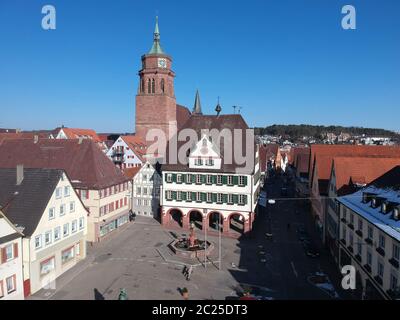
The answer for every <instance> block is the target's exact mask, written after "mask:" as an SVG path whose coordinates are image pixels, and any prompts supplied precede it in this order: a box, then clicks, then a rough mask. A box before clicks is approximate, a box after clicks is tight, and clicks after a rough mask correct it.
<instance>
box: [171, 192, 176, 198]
mask: <svg viewBox="0 0 400 320" xmlns="http://www.w3.org/2000/svg"><path fill="white" fill-rule="evenodd" d="M172 200H176V191H172Z"/></svg>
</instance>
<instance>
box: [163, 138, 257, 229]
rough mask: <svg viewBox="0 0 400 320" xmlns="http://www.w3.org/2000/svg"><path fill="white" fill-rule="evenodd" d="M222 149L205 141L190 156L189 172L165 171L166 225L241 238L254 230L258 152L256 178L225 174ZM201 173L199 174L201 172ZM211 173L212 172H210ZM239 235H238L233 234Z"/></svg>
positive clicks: (253, 175)
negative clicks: (220, 151)
mask: <svg viewBox="0 0 400 320" xmlns="http://www.w3.org/2000/svg"><path fill="white" fill-rule="evenodd" d="M221 162H222V159H221V158H220V156H219V152H218V149H217V148H216V147H215V146H214V145H212V144H211V142H210V141H209V140H208V139H204V137H203V138H202V139H201V140H200V141H199V142H198V143H197V144H196V146H195V147H194V148H193V150H192V151H191V152H190V154H189V156H188V163H189V170H187V171H163V173H162V189H161V206H162V217H161V218H162V219H161V221H162V224H163V225H164V226H180V227H183V228H188V227H189V225H190V224H191V223H192V222H193V223H195V225H197V226H198V227H199V228H201V229H203V230H204V227H206V228H207V230H210V231H218V219H220V227H222V232H223V234H225V235H230V236H237V235H240V234H242V233H247V232H249V231H250V230H251V229H252V223H253V221H254V218H255V208H256V205H257V199H258V195H259V192H260V166H259V155H258V149H257V152H256V162H255V169H254V172H255V173H254V174H241V173H228V172H226V173H225V172H221V171H219V172H218V170H221ZM196 169H197V170H198V171H197V170H196ZM208 171H209V172H208ZM233 231H235V232H233Z"/></svg>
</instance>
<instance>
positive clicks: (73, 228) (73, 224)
mask: <svg viewBox="0 0 400 320" xmlns="http://www.w3.org/2000/svg"><path fill="white" fill-rule="evenodd" d="M77 225H78V221H77V220H74V221H72V223H71V232H72V233H75V232H76V230H77Z"/></svg>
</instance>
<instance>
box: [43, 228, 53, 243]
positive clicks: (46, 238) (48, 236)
mask: <svg viewBox="0 0 400 320" xmlns="http://www.w3.org/2000/svg"><path fill="white" fill-rule="evenodd" d="M51 240H52V236H51V231H47V232H46V233H45V234H44V244H45V245H46V246H48V245H49V244H51Z"/></svg>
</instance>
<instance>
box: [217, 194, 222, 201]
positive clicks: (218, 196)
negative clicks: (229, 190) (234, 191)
mask: <svg viewBox="0 0 400 320" xmlns="http://www.w3.org/2000/svg"><path fill="white" fill-rule="evenodd" d="M217 203H222V193H217Z"/></svg>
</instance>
